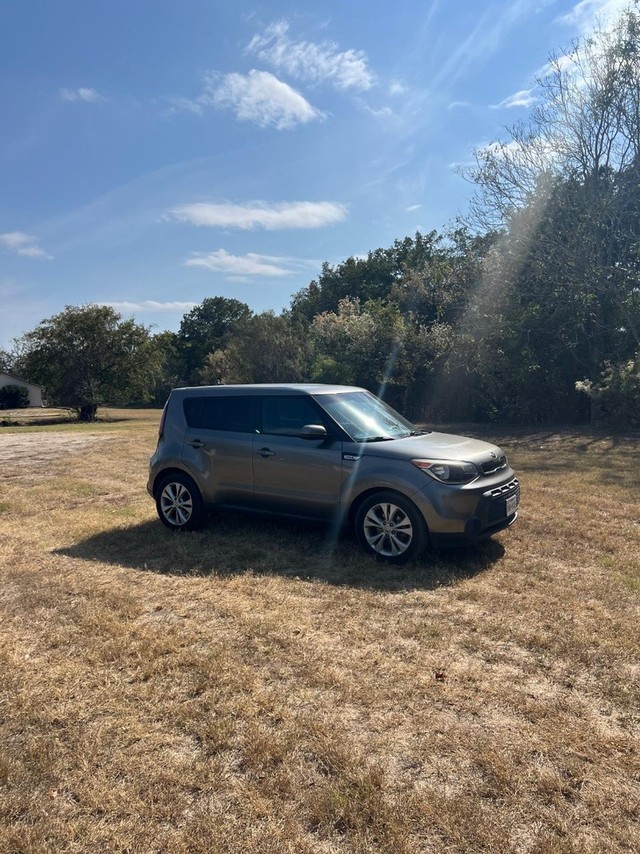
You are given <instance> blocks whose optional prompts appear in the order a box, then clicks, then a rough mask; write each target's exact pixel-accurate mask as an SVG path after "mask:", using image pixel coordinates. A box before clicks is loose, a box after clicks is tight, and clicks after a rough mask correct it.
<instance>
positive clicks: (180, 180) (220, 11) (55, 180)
mask: <svg viewBox="0 0 640 854" xmlns="http://www.w3.org/2000/svg"><path fill="white" fill-rule="evenodd" d="M626 5H627V3H626V0H581V2H575V0H573V2H571V0H510V2H508V0H486V2H485V0H482V2H481V0H397V2H396V3H393V4H392V3H389V2H382V0H367V2H360V0H352V2H344V0H342V2H337V0H326V2H323V3H322V4H320V3H301V2H297V3H291V2H280V0H271V2H269V3H268V4H262V5H259V4H256V3H255V2H253V3H252V2H246V1H245V0H236V2H234V3H222V2H216V0H182V2H177V0H174V1H173V2H170V0H135V2H132V0H109V2H98V0H93V2H91V0H57V2H55V3H54V2H51V0H6V2H5V3H3V4H2V5H1V6H0V107H1V111H2V112H1V114H2V116H3V122H2V133H1V134H0V188H1V189H0V346H8V345H9V344H10V341H11V339H12V338H13V337H14V336H17V335H20V334H21V333H23V332H25V331H27V330H29V329H31V328H33V327H34V326H35V325H36V324H37V323H38V322H39V321H40V320H42V319H43V318H45V317H48V316H50V315H52V314H54V313H56V312H58V311H61V310H62V309H63V308H64V306H65V305H68V304H72V305H78V304H85V303H90V302H98V303H109V304H112V305H114V306H115V307H116V308H117V309H118V310H119V311H120V312H122V313H123V314H124V315H125V316H130V315H134V316H135V317H136V319H138V320H140V321H142V322H144V323H147V324H154V325H155V327H156V328H157V329H158V330H161V329H177V327H178V325H179V322H180V318H181V317H182V315H183V314H184V312H185V311H187V310H188V309H189V308H190V307H191V306H192V305H194V304H197V303H199V302H201V301H202V300H203V299H204V298H205V297H208V296H215V295H221V296H227V297H235V298H237V299H240V300H243V301H245V302H247V303H248V304H249V305H250V306H251V308H252V309H254V310H256V311H261V310H265V309H274V310H276V311H278V310H280V309H281V308H282V307H284V306H286V305H287V304H288V303H289V300H290V296H291V294H292V293H293V292H295V291H296V290H299V289H300V288H301V287H303V286H304V285H306V284H308V283H309V281H311V279H313V278H314V277H315V276H316V275H317V273H318V272H319V270H320V265H321V263H322V262H323V261H329V262H330V263H337V262H340V261H341V260H343V259H344V258H346V257H348V256H349V255H358V254H366V252H367V251H369V250H371V249H375V248H378V247H381V246H389V245H390V244H391V243H392V242H393V240H395V239H396V238H402V237H404V236H406V235H407V234H413V233H415V231H416V230H421V231H429V230H431V229H432V228H436V229H441V228H442V227H444V226H446V225H447V223H449V222H451V220H452V219H453V218H454V217H455V216H456V215H457V214H458V213H459V212H464V210H465V208H466V204H467V200H468V197H469V195H470V192H471V187H470V185H469V184H468V183H467V182H465V181H464V179H463V178H461V177H460V176H459V174H457V172H456V164H465V163H468V162H469V161H470V159H471V155H472V151H473V149H474V148H476V147H480V146H482V145H485V144H487V143H488V142H490V141H491V140H495V139H498V138H500V137H503V136H504V130H503V129H504V127H505V125H508V124H511V123H513V122H515V121H518V120H520V119H526V116H527V112H528V110H529V109H531V107H532V105H533V104H534V103H535V97H536V90H535V86H534V76H535V75H536V73H539V72H540V70H541V69H542V68H543V66H544V64H545V62H546V60H547V58H548V55H549V53H550V52H552V51H559V52H561V51H562V49H563V48H566V47H568V46H569V44H570V42H571V40H572V39H573V38H575V37H577V36H580V35H584V34H585V33H586V32H588V31H589V29H590V28H592V27H593V25H594V22H595V20H596V18H598V17H599V18H600V19H603V20H605V21H606V20H607V19H608V18H609V17H611V15H613V14H615V13H616V12H618V11H619V10H620V9H622V8H624V7H625V6H626Z"/></svg>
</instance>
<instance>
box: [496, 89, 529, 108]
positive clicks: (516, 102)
mask: <svg viewBox="0 0 640 854" xmlns="http://www.w3.org/2000/svg"><path fill="white" fill-rule="evenodd" d="M537 100H538V98H537V96H536V95H535V94H534V92H533V89H520V90H519V91H518V92H514V93H513V95H509V97H508V98H505V99H504V101H500V103H499V104H492V105H491V109H493V110H500V109H507V110H508V109H510V108H512V107H530V106H531V105H532V104H535V103H536V101H537Z"/></svg>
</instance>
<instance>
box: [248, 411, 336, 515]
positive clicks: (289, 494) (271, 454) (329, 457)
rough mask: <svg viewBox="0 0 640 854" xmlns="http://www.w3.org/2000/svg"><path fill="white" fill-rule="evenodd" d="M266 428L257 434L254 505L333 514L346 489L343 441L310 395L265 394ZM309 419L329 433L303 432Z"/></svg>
mask: <svg viewBox="0 0 640 854" xmlns="http://www.w3.org/2000/svg"><path fill="white" fill-rule="evenodd" d="M261 405H262V432H261V434H260V435H259V436H254V439H253V481H254V506H255V507H256V508H259V509H261V510H270V511H273V512H277V513H288V514H293V515H299V516H310V517H315V518H324V519H330V518H332V517H334V516H335V514H336V512H337V510H338V507H339V502H340V493H341V489H342V476H343V475H342V441H341V440H340V438H339V437H338V436H337V434H336V432H335V428H333V427H332V425H331V424H330V422H329V420H328V419H327V417H326V415H324V414H323V412H322V410H321V408H320V407H319V406H318V405H317V404H316V403H315V401H313V400H312V399H311V398H310V397H309V396H307V395H290V396H288V395H269V396H267V395H265V396H264V397H263V398H262V404H261ZM307 424H321V425H323V426H324V427H326V428H327V433H328V435H327V437H326V438H321V439H302V438H300V435H299V434H300V431H301V429H302V428H303V427H304V426H306V425H307Z"/></svg>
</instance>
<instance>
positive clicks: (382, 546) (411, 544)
mask: <svg viewBox="0 0 640 854" xmlns="http://www.w3.org/2000/svg"><path fill="white" fill-rule="evenodd" d="M356 535H357V537H358V540H359V541H360V543H361V544H362V545H363V546H364V547H365V549H366V550H367V551H368V552H369V553H370V554H372V555H374V556H375V557H380V558H384V560H386V561H389V562H390V563H406V562H407V561H409V560H413V559H414V558H415V557H417V556H418V555H419V554H420V552H422V551H424V549H425V548H426V545H427V526H426V524H425V522H424V519H423V518H422V516H421V514H420V511H419V510H418V508H417V507H416V506H415V504H414V503H413V502H412V501H410V500H409V499H408V498H405V497H404V496H403V495H400V494H398V493H397V492H390V491H389V492H376V493H375V494H374V495H371V496H369V498H367V499H366V500H365V501H364V502H363V503H362V504H361V505H360V507H359V508H358V512H357V514H356Z"/></svg>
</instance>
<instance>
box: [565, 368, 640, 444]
mask: <svg viewBox="0 0 640 854" xmlns="http://www.w3.org/2000/svg"><path fill="white" fill-rule="evenodd" d="M576 389H577V390H578V391H582V392H584V393H585V394H587V395H589V397H590V398H591V404H592V418H591V420H592V422H594V423H602V424H607V425H609V426H612V427H640V354H638V356H637V357H636V358H635V359H631V360H630V361H629V362H623V363H622V364H611V363H607V365H606V366H605V369H604V371H603V372H602V376H601V378H600V381H599V382H596V383H592V382H590V381H589V380H583V381H581V382H577V383H576Z"/></svg>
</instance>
